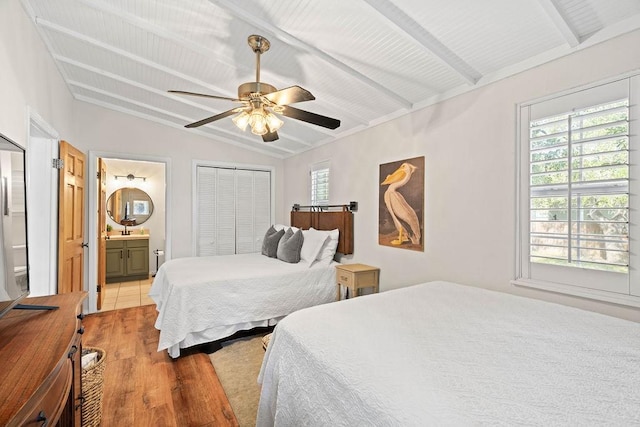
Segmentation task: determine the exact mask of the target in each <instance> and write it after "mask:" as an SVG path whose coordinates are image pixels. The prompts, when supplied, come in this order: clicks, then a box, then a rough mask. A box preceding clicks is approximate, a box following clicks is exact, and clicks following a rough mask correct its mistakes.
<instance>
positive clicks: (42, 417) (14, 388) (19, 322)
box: [0, 292, 87, 426]
mask: <svg viewBox="0 0 640 427" xmlns="http://www.w3.org/2000/svg"><path fill="white" fill-rule="evenodd" d="M86 295H87V294H86V292H74V293H68V294H61V295H53V296H48V297H38V298H27V299H25V300H23V301H22V302H23V303H24V304H25V305H53V306H57V307H59V308H58V309H57V310H52V311H48V310H12V312H11V313H9V314H7V315H5V316H4V317H2V318H0V426H22V425H24V426H56V425H59V426H80V424H81V419H80V418H81V412H82V411H81V407H80V403H81V393H82V390H81V388H82V386H81V372H82V369H81V366H80V358H81V352H82V340H81V337H82V333H83V332H84V329H83V326H82V301H83V300H84V299H85V298H86Z"/></svg>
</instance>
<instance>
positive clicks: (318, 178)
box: [310, 161, 330, 206]
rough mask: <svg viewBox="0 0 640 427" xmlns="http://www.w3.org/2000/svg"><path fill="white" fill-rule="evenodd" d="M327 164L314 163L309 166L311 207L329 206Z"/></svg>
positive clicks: (328, 170)
mask: <svg viewBox="0 0 640 427" xmlns="http://www.w3.org/2000/svg"><path fill="white" fill-rule="evenodd" d="M329 166H330V165H329V162H328V161H326V162H321V163H315V164H313V165H312V166H311V184H310V186H311V191H310V193H311V205H312V206H322V205H328V204H329V174H330V167H329Z"/></svg>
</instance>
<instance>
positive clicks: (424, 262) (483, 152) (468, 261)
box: [281, 31, 640, 321]
mask: <svg viewBox="0 0 640 427" xmlns="http://www.w3.org/2000/svg"><path fill="white" fill-rule="evenodd" d="M638 46H640V31H636V32H634V33H630V34H627V35H624V36H622V37H619V38H617V39H614V40H611V41H609V42H607V43H603V44H600V45H596V46H594V47H591V48H588V49H585V50H583V51H579V52H576V53H574V54H572V55H571V56H569V57H565V58H562V59H559V60H556V61H554V62H552V63H548V64H545V65H543V66H540V67H537V68H536V69H532V70H530V71H527V72H523V73H520V74H518V75H515V76H512V77H510V78H507V79H505V80H502V81H499V82H497V83H494V84H491V85H488V86H486V87H480V88H478V89H476V90H474V91H472V92H469V93H466V94H463V95H460V96H457V97H455V98H452V99H449V100H446V101H444V102H441V103H439V104H436V105H433V106H431V107H428V108H425V109H423V110H421V111H417V112H415V113H413V114H411V115H408V116H404V117H401V118H398V119H395V120H393V121H389V122H386V123H383V124H381V125H379V126H376V127H374V128H370V129H368V130H365V131H363V132H360V133H357V134H354V135H351V136H349V137H346V138H344V139H342V140H340V141H337V142H335V143H332V144H327V145H325V146H322V147H320V148H318V149H315V150H313V151H309V152H307V153H304V154H303V155H300V156H297V157H295V158H291V159H287V160H286V161H285V194H284V197H283V201H284V205H281V206H282V210H283V215H285V214H286V213H287V212H288V211H289V209H290V206H291V205H292V204H294V203H301V204H306V203H307V202H308V200H309V194H308V183H307V180H302V179H300V177H303V176H308V172H307V171H308V166H309V165H310V164H312V163H314V162H318V161H322V160H325V159H331V187H330V202H331V203H332V204H340V203H348V202H349V201H351V200H355V201H358V202H359V207H358V212H357V213H355V214H354V216H355V219H354V234H355V250H354V254H353V255H352V256H351V257H349V259H348V262H362V263H365V264H371V265H375V266H379V267H380V268H381V274H380V278H381V290H382V291H385V290H390V289H394V288H398V287H402V286H406V285H410V284H415V283H419V282H424V281H429V280H437V279H443V280H450V281H456V282H460V283H466V284H470V285H475V286H480V287H484V288H489V289H496V290H500V291H505V292H510V293H514V294H520V295H526V296H531V297H535V298H540V299H545V300H548V301H555V302H560V303H564V304H568V305H574V306H578V307H583V308H586V309H590V310H594V311H600V312H603V313H607V314H612V315H616V316H620V317H624V318H630V319H634V320H636V321H640V310H638V309H633V308H629V307H622V306H616V305H612V304H605V303H599V302H595V301H590V300H583V299H580V298H574V297H569V296H563V295H558V294H553V293H546V292H543V291H537V290H533V289H524V288H517V287H514V286H512V285H511V284H510V280H511V279H513V278H514V275H515V268H514V265H515V260H514V248H515V205H516V201H515V196H516V185H515V176H516V159H515V155H516V154H515V148H516V141H515V139H516V104H517V103H519V102H523V101H527V100H530V99H535V98H538V97H541V96H544V95H548V94H552V93H555V92H558V91H563V90H566V89H569V88H572V87H575V86H580V85H583V84H586V83H589V82H593V81H597V80H600V79H603V78H607V77H611V76H615V75H617V74H620V73H623V72H628V71H631V70H634V69H638V68H640V49H638ZM417 156H425V218H424V220H425V232H424V234H425V250H424V252H414V251H408V250H402V249H398V248H391V247H386V246H380V245H378V241H377V230H378V191H379V187H380V182H379V180H378V174H379V165H380V164H381V163H388V162H392V161H397V160H401V159H406V158H411V157H417Z"/></svg>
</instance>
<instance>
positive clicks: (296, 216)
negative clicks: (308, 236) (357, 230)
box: [291, 205, 353, 255]
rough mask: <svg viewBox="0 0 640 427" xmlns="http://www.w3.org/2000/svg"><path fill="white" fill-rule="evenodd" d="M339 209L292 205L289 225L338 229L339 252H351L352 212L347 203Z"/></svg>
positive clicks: (306, 228) (302, 227)
mask: <svg viewBox="0 0 640 427" xmlns="http://www.w3.org/2000/svg"><path fill="white" fill-rule="evenodd" d="M341 207H342V210H340V211H317V210H307V211H303V210H299V209H301V208H302V207H294V209H293V210H292V211H291V226H293V227H298V228H301V229H303V230H308V229H309V228H311V227H313V228H315V229H316V230H335V229H336V228H337V229H338V230H340V240H339V242H338V249H337V250H336V252H339V253H341V254H344V255H349V254H352V253H353V212H351V211H350V210H349V205H344V206H341Z"/></svg>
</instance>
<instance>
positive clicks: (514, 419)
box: [258, 282, 640, 426]
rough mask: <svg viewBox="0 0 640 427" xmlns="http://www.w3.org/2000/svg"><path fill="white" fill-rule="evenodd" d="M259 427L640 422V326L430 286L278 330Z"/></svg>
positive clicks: (316, 313)
mask: <svg viewBox="0 0 640 427" xmlns="http://www.w3.org/2000/svg"><path fill="white" fill-rule="evenodd" d="M259 382H261V383H262V395H261V398H260V406H259V411H258V426H270V425H278V426H300V425H304V426H340V425H343V426H364V425H375V426H424V425H508V426H512V425H575V426H578V425H580V426H582V425H615V426H623V425H624V426H630V425H640V324H638V323H634V322H629V321H625V320H621V319H617V318H613V317H608V316H604V315H600V314H596V313H591V312H586V311H582V310H578V309H574V308H570V307H566V306H561V305H557V304H550V303H546V302H541V301H536V300H533V299H527V298H521V297H516V296H513V295H508V294H504V293H498V292H492V291H487V290H483V289H478V288H473V287H468V286H462V285H457V284H453V283H448V282H432V283H427V284H422V285H416V286H412V287H407V288H403V289H398V290H395V291H390V292H384V293H381V294H376V295H370V296H365V297H360V298H355V299H352V300H347V301H342V302H339V303H335V304H329V305H326V306H323V307H314V308H310V309H307V310H302V311H299V312H297V313H294V314H292V315H291V316H289V317H287V318H286V319H284V320H283V321H282V322H281V323H280V324H278V326H277V327H276V329H275V332H274V334H273V336H272V338H271V342H270V345H269V347H268V350H267V353H266V355H265V359H264V362H263V365H262V369H261V372H260V377H259Z"/></svg>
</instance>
